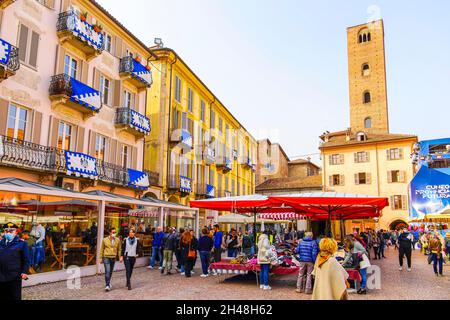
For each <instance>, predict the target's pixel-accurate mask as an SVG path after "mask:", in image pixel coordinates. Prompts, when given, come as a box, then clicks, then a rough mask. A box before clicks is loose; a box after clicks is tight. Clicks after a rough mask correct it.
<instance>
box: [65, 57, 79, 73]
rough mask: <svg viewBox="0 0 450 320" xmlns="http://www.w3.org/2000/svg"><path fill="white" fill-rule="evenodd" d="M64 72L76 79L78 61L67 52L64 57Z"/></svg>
mask: <svg viewBox="0 0 450 320" xmlns="http://www.w3.org/2000/svg"><path fill="white" fill-rule="evenodd" d="M64 73H65V74H67V75H68V76H71V77H72V78H74V79H78V78H77V76H78V61H77V59H75V58H73V57H71V56H70V55H68V54H66V56H65V57H64Z"/></svg>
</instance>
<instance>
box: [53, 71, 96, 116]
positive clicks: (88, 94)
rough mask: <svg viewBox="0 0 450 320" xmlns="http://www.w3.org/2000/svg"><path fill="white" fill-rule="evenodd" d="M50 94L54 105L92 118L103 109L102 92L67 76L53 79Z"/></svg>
mask: <svg viewBox="0 0 450 320" xmlns="http://www.w3.org/2000/svg"><path fill="white" fill-rule="evenodd" d="M49 94H50V100H52V102H53V104H54V105H57V104H59V105H67V106H69V107H72V108H74V109H76V110H78V111H80V112H81V113H83V114H84V115H89V116H92V115H94V114H96V113H98V112H99V111H100V109H101V108H102V99H101V96H100V92H98V91H97V90H95V89H93V88H91V87H89V86H88V85H86V84H84V83H82V82H80V81H78V80H76V79H74V78H72V77H71V76H68V75H67V74H59V75H57V76H53V77H52V79H51V81H50V89H49Z"/></svg>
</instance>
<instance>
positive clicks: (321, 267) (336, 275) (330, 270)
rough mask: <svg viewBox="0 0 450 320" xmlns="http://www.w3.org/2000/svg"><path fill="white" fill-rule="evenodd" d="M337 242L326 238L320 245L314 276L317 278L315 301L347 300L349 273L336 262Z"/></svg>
mask: <svg viewBox="0 0 450 320" xmlns="http://www.w3.org/2000/svg"><path fill="white" fill-rule="evenodd" d="M337 249H338V245H337V242H336V241H335V240H334V239H331V238H324V239H322V240H321V241H320V244H319V250H320V252H319V255H318V256H317V259H316V264H315V266H314V271H313V275H314V276H315V282H314V289H313V296H312V299H313V300H347V299H348V295H347V279H348V273H347V271H345V269H344V268H343V267H342V266H341V264H340V263H339V262H338V261H337V260H336V258H335V257H334V254H335V253H336V251H337Z"/></svg>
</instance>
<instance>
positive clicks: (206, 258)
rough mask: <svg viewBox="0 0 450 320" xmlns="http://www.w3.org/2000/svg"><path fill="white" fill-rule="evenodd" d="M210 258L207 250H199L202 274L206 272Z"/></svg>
mask: <svg viewBox="0 0 450 320" xmlns="http://www.w3.org/2000/svg"><path fill="white" fill-rule="evenodd" d="M210 259H211V253H210V252H209V251H200V260H201V261H202V271H203V274H205V275H206V274H208V268H209V260H210Z"/></svg>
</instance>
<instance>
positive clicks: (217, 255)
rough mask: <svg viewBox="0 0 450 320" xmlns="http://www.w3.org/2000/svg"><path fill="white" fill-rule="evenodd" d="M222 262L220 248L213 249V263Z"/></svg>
mask: <svg viewBox="0 0 450 320" xmlns="http://www.w3.org/2000/svg"><path fill="white" fill-rule="evenodd" d="M221 260H222V248H220V247H219V248H214V262H220V261H221Z"/></svg>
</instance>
